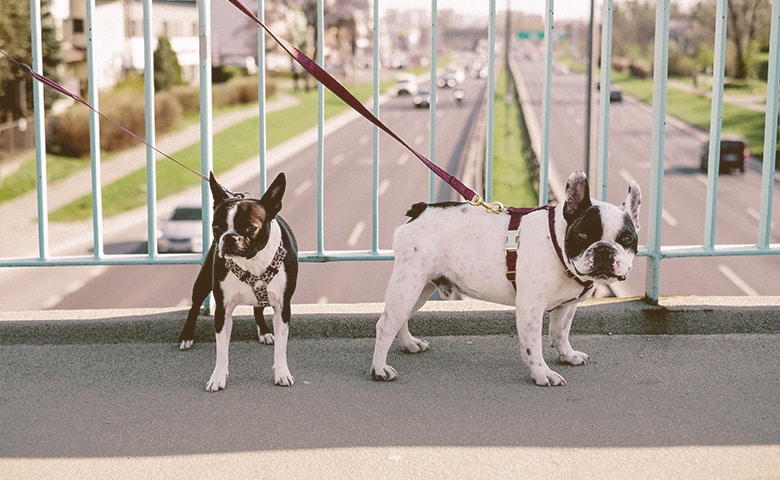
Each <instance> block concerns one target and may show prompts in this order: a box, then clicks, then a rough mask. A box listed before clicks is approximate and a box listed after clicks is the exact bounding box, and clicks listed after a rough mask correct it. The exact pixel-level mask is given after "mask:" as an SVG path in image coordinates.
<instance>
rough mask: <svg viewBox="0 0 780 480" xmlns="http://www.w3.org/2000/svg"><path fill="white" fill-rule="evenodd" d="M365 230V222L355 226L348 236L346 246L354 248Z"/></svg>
mask: <svg viewBox="0 0 780 480" xmlns="http://www.w3.org/2000/svg"><path fill="white" fill-rule="evenodd" d="M365 229H366V222H358V223H357V225H355V228H354V229H353V230H352V233H351V234H350V235H349V239H347V246H348V247H354V246H355V245H357V242H358V240H360V236H361V235H363V230H365Z"/></svg>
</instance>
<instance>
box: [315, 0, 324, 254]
mask: <svg viewBox="0 0 780 480" xmlns="http://www.w3.org/2000/svg"><path fill="white" fill-rule="evenodd" d="M324 38H325V6H324V0H317V39H316V41H317V63H318V64H319V65H320V66H324V65H325V53H324V50H325V41H324ZM317 112H318V115H317V139H318V141H317V252H318V254H320V255H322V254H323V253H324V251H325V245H324V243H325V239H324V236H325V234H324V231H325V224H324V210H323V204H324V201H325V200H324V190H325V185H324V176H325V172H324V167H325V150H324V147H325V134H324V129H325V86H324V85H322V84H321V83H319V84H317Z"/></svg>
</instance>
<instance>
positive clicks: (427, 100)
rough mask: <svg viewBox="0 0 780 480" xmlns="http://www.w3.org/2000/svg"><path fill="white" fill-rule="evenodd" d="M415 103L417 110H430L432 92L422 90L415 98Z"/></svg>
mask: <svg viewBox="0 0 780 480" xmlns="http://www.w3.org/2000/svg"><path fill="white" fill-rule="evenodd" d="M413 101H414V106H415V107H416V108H430V107H431V92H429V91H427V90H420V91H419V92H417V95H415V96H414V99H413Z"/></svg>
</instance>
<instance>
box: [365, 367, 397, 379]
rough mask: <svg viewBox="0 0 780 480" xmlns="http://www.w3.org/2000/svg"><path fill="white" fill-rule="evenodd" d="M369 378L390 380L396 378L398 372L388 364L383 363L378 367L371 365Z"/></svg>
mask: <svg viewBox="0 0 780 480" xmlns="http://www.w3.org/2000/svg"><path fill="white" fill-rule="evenodd" d="M371 378H373V379H374V380H377V381H380V382H392V381H393V380H395V379H396V378H398V372H397V371H396V370H395V368H393V367H391V366H390V365H385V366H384V367H382V368H380V369H376V368H374V367H371Z"/></svg>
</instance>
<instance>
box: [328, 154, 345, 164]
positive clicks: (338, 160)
mask: <svg viewBox="0 0 780 480" xmlns="http://www.w3.org/2000/svg"><path fill="white" fill-rule="evenodd" d="M345 158H347V156H346V155H344V154H343V153H339V154H338V155H336V156H335V157H333V158H332V159H331V160H330V164H331V165H333V166H334V167H335V166H336V165H338V164H339V163H341V162H343V161H344V159H345Z"/></svg>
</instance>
